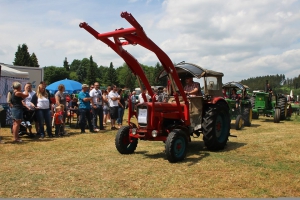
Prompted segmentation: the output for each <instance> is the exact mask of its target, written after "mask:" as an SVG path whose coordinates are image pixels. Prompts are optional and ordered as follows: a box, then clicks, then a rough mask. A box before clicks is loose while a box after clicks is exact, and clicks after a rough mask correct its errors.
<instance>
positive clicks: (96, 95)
mask: <svg viewBox="0 0 300 200" xmlns="http://www.w3.org/2000/svg"><path fill="white" fill-rule="evenodd" d="M90 96H91V97H93V102H94V104H99V105H102V92H101V90H96V89H95V88H94V89H92V90H91V91H90Z"/></svg>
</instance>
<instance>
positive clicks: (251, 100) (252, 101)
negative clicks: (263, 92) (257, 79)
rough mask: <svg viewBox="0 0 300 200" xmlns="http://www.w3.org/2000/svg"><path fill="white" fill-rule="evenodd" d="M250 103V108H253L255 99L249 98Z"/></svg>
mask: <svg viewBox="0 0 300 200" xmlns="http://www.w3.org/2000/svg"><path fill="white" fill-rule="evenodd" d="M250 102H251V106H252V108H255V97H253V96H252V97H251V98H250Z"/></svg>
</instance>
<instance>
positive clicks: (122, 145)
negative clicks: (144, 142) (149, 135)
mask: <svg viewBox="0 0 300 200" xmlns="http://www.w3.org/2000/svg"><path fill="white" fill-rule="evenodd" d="M129 129H130V127H129V126H122V127H121V128H120V129H119V130H118V132H117V135H116V139H115V145H116V148H117V150H118V151H119V152H120V153H121V154H132V153H133V152H134V151H135V149H136V147H137V144H138V140H137V139H136V138H130V137H129Z"/></svg>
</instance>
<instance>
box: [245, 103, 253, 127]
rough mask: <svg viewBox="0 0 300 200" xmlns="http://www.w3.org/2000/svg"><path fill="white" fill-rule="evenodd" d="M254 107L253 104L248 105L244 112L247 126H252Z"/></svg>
mask: <svg viewBox="0 0 300 200" xmlns="http://www.w3.org/2000/svg"><path fill="white" fill-rule="evenodd" d="M252 117H253V115H252V107H251V104H249V105H247V107H245V108H244V112H243V119H244V125H245V126H251V122H252Z"/></svg>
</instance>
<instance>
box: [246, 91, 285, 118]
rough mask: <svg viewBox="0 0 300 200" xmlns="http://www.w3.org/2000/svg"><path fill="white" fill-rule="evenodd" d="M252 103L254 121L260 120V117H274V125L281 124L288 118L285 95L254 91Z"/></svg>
mask: <svg viewBox="0 0 300 200" xmlns="http://www.w3.org/2000/svg"><path fill="white" fill-rule="evenodd" d="M251 103H252V112H253V115H252V118H253V119H258V118H259V115H266V116H273V117H274V123H279V122H280V120H285V119H286V118H287V114H288V112H287V111H288V103H287V98H286V97H285V96H284V95H283V94H270V93H268V92H264V91H253V93H252V97H251Z"/></svg>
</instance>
